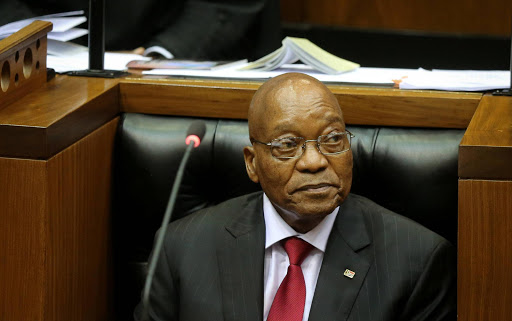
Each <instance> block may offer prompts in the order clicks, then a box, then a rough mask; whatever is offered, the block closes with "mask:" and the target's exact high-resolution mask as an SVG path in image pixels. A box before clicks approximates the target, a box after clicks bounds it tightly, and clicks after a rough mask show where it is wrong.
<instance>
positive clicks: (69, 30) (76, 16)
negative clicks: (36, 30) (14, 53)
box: [0, 10, 88, 41]
mask: <svg viewBox="0 0 512 321" xmlns="http://www.w3.org/2000/svg"><path fill="white" fill-rule="evenodd" d="M83 14H84V11H83V10H79V11H70V12H63V13H55V14H51V15H46V16H39V17H34V18H29V19H25V20H19V21H14V22H11V23H8V24H6V25H3V26H0V39H2V38H6V37H8V36H10V35H11V34H13V33H15V32H16V31H19V30H21V29H22V28H24V27H26V26H28V25H29V24H31V23H32V22H34V21H35V20H43V21H50V22H51V23H52V24H53V29H52V31H51V32H49V33H48V39H55V40H60V41H69V40H73V39H76V38H78V37H81V36H84V35H86V34H87V33H88V31H87V29H82V28H76V27H77V26H78V25H80V24H82V23H84V22H86V21H87V18H86V17H85V16H83Z"/></svg>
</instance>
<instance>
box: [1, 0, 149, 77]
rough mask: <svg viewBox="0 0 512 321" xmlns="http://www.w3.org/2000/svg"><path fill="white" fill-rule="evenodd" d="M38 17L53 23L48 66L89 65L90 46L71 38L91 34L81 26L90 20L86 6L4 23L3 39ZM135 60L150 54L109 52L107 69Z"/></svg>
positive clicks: (62, 69) (60, 68)
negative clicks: (75, 41) (83, 8)
mask: <svg viewBox="0 0 512 321" xmlns="http://www.w3.org/2000/svg"><path fill="white" fill-rule="evenodd" d="M35 20H43V21H49V22H51V23H52V24H53V29H52V31H51V32H50V33H48V46H47V48H48V49H47V50H48V51H47V52H48V56H47V59H46V66H47V67H48V68H52V69H54V70H55V71H56V72H59V73H64V72H68V71H72V70H84V69H87V68H89V50H88V48H87V47H84V46H81V45H78V44H75V43H72V42H69V41H70V40H73V39H76V38H79V37H82V36H84V35H87V34H88V30H87V29H82V28H78V26H79V25H80V24H82V23H84V22H86V21H87V18H86V17H85V16H84V11H83V10H78V11H70V12H63V13H55V14H50V15H46V16H39V17H34V18H30V19H25V20H20V21H15V22H11V23H9V24H6V25H4V26H0V39H3V38H6V37H8V36H10V35H11V34H13V33H15V32H17V31H19V30H20V29H22V28H24V27H26V26H28V25H29V24H31V23H32V22H33V21H35ZM132 60H149V58H146V57H142V56H140V55H134V54H123V53H105V69H111V70H125V69H126V64H127V63H128V62H130V61H132Z"/></svg>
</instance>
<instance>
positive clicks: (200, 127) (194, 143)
mask: <svg viewBox="0 0 512 321" xmlns="http://www.w3.org/2000/svg"><path fill="white" fill-rule="evenodd" d="M205 132H206V125H205V123H204V122H203V121H200V120H198V121H195V122H193V123H192V124H190V126H189V128H188V130H187V138H186V140H185V143H186V144H187V149H186V150H185V154H184V155H183V158H182V160H181V163H180V167H179V169H178V172H177V173H176V178H175V179H174V184H173V186H172V190H171V196H170V198H169V202H168V203H167V208H166V209H165V215H164V219H163V220H162V225H161V226H160V229H159V232H158V237H157V240H156V243H155V247H154V249H153V256H152V257H151V261H150V262H149V268H148V275H147V277H146V283H145V284H144V292H143V295H142V305H143V307H144V309H143V312H142V318H143V320H145V321H146V320H148V319H149V294H150V291H151V283H152V282H153V276H154V275H155V270H156V265H157V263H158V258H159V257H160V252H161V250H162V246H163V243H164V238H165V232H166V228H167V225H169V222H170V221H171V217H172V211H173V209H174V203H176V197H177V196H178V190H179V187H180V185H181V181H182V179H183V173H184V172H185V166H186V164H187V161H188V158H189V156H190V152H191V151H192V149H194V148H195V147H198V146H199V144H200V142H201V139H202V138H203V136H204V134H205Z"/></svg>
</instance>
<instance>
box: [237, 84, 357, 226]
mask: <svg viewBox="0 0 512 321" xmlns="http://www.w3.org/2000/svg"><path fill="white" fill-rule="evenodd" d="M260 110H261V111H264V112H263V113H261V114H260V115H258V116H257V118H256V119H257V124H256V125H255V126H253V128H255V130H254V133H252V134H253V136H254V137H253V138H254V139H256V140H259V141H262V142H270V141H271V140H273V139H276V138H285V137H304V138H305V139H307V140H310V139H314V140H316V139H317V137H318V136H320V135H328V134H330V133H332V132H344V131H345V123H344V121H343V117H342V114H341V111H340V109H339V107H338V104H337V102H336V100H335V98H334V96H333V95H332V94H330V92H328V91H326V89H325V88H322V87H320V86H319V85H318V84H315V83H310V82H309V81H306V80H303V79H302V80H296V81H294V82H288V83H286V84H284V86H282V87H281V88H280V89H278V90H276V91H275V92H274V93H272V94H271V95H269V98H268V99H266V102H265V108H261V109H260ZM244 154H245V160H246V165H247V170H248V173H249V177H250V178H251V179H252V180H253V181H255V182H259V183H260V184H261V187H262V189H263V191H264V192H265V193H266V194H267V196H268V198H269V199H270V201H271V202H272V203H273V204H274V206H275V207H276V209H277V210H278V212H279V214H280V215H281V216H282V217H283V219H284V220H285V221H286V222H287V223H288V224H289V225H290V226H292V227H293V228H295V229H296V230H298V231H300V232H305V231H307V230H310V229H311V228H313V227H314V226H316V225H317V224H318V223H319V222H320V221H321V220H322V219H323V218H324V217H325V216H326V215H328V214H329V213H331V212H332V211H333V210H334V209H335V208H336V207H337V206H338V205H339V204H341V203H342V202H343V201H344V200H345V198H346V197H347V195H348V193H349V191H350V187H351V183H352V151H350V150H349V151H346V152H344V153H341V154H335V155H327V156H326V155H323V154H321V153H320V152H319V151H318V149H317V147H316V142H309V143H307V144H306V149H305V150H304V153H303V154H302V156H300V157H299V158H294V159H277V158H274V157H273V156H272V155H271V152H270V147H268V146H265V145H262V144H254V145H253V146H252V147H246V149H245V150H244ZM301 230H302V231H301Z"/></svg>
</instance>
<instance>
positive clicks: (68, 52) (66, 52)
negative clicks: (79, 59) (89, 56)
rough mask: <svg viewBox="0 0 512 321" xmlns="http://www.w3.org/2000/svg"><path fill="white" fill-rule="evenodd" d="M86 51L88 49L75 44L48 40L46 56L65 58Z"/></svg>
mask: <svg viewBox="0 0 512 321" xmlns="http://www.w3.org/2000/svg"><path fill="white" fill-rule="evenodd" d="M88 50H89V49H88V48H87V47H85V46H82V45H79V44H76V43H72V42H63V41H59V40H54V39H48V49H47V52H48V55H54V56H60V57H66V56H73V55H77V54H79V53H82V52H87V51H88Z"/></svg>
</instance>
